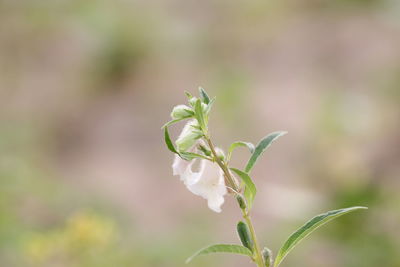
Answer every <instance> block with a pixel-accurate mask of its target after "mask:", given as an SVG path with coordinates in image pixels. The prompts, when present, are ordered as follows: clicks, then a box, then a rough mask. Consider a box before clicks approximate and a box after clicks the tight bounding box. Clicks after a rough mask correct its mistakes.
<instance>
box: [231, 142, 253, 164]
mask: <svg viewBox="0 0 400 267" xmlns="http://www.w3.org/2000/svg"><path fill="white" fill-rule="evenodd" d="M240 146H245V147H247V148H248V149H249V150H250V153H253V152H254V149H255V148H254V145H253V144H252V143H249V142H243V141H237V142H234V143H232V144H231V146H230V147H229V151H228V157H227V158H228V161H229V160H230V159H231V157H232V152H233V150H235V148H237V147H240Z"/></svg>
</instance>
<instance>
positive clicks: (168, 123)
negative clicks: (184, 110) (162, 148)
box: [161, 116, 192, 129]
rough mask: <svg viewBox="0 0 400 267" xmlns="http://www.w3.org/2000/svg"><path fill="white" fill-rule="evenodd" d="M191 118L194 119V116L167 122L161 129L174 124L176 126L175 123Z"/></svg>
mask: <svg viewBox="0 0 400 267" xmlns="http://www.w3.org/2000/svg"><path fill="white" fill-rule="evenodd" d="M191 117H192V116H186V117H182V118H179V119H176V120H172V121H169V122H167V123H166V124H164V125H163V126H162V127H161V129H164V128H165V127H168V126H171V125H172V124H175V123H177V122H180V121H183V120H186V119H189V118H191Z"/></svg>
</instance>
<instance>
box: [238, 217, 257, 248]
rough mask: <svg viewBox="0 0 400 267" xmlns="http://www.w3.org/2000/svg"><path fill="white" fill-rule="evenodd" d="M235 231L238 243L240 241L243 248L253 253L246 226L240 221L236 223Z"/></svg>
mask: <svg viewBox="0 0 400 267" xmlns="http://www.w3.org/2000/svg"><path fill="white" fill-rule="evenodd" d="M236 229H237V232H238V234H239V238H240V241H242V244H243V246H245V247H246V248H248V249H250V250H251V251H253V241H252V239H251V237H250V232H249V228H248V227H247V224H245V223H244V222H242V221H240V222H238V224H237V227H236Z"/></svg>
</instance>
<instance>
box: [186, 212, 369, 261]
mask: <svg viewBox="0 0 400 267" xmlns="http://www.w3.org/2000/svg"><path fill="white" fill-rule="evenodd" d="M360 209H367V208H366V207H350V208H345V209H339V210H332V211H328V212H326V213H323V214H320V215H317V216H315V217H314V218H312V219H311V220H309V221H308V222H307V223H305V224H304V225H303V226H301V227H300V228H299V229H298V230H297V231H296V232H294V233H293V234H291V235H290V237H289V238H288V239H287V240H286V242H285V243H284V244H283V246H282V247H281V249H280V250H279V252H278V255H277V257H276V259H275V263H274V267H278V266H279V265H280V264H281V263H282V261H283V259H284V258H285V257H286V256H287V255H288V254H289V252H290V251H291V250H292V249H293V248H294V247H295V246H296V245H297V244H298V243H299V242H300V241H301V240H303V239H304V238H306V237H307V236H308V235H309V234H311V233H312V232H313V231H314V230H316V229H317V228H319V227H320V226H322V225H324V224H325V223H327V222H329V221H331V220H333V219H336V218H338V217H340V216H342V215H344V214H347V213H350V212H353V211H356V210H360ZM218 252H221V253H234V254H239V255H244V256H249V257H252V252H251V250H249V249H248V248H246V247H244V246H240V245H226V244H218V245H212V246H208V247H206V248H203V249H201V250H199V251H198V252H196V253H195V254H194V255H193V256H191V257H190V258H188V259H187V260H186V263H189V262H190V261H191V260H192V259H194V258H195V257H197V256H200V255H205V254H210V253H218Z"/></svg>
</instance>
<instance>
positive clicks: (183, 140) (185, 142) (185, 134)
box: [175, 120, 201, 152]
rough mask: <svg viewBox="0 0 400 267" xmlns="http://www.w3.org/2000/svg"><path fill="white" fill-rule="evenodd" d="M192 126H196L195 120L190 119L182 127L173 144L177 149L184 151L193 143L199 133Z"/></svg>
mask: <svg viewBox="0 0 400 267" xmlns="http://www.w3.org/2000/svg"><path fill="white" fill-rule="evenodd" d="M194 127H198V123H197V121H196V120H191V121H189V122H188V123H186V125H185V127H183V130H182V133H181V134H180V135H179V137H178V139H177V140H176V142H175V144H176V146H177V149H178V151H180V152H184V151H187V150H188V149H190V148H191V147H193V146H194V145H195V143H196V142H197V140H198V139H199V138H200V137H201V134H200V133H199V131H198V130H197V129H195V128H194Z"/></svg>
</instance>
